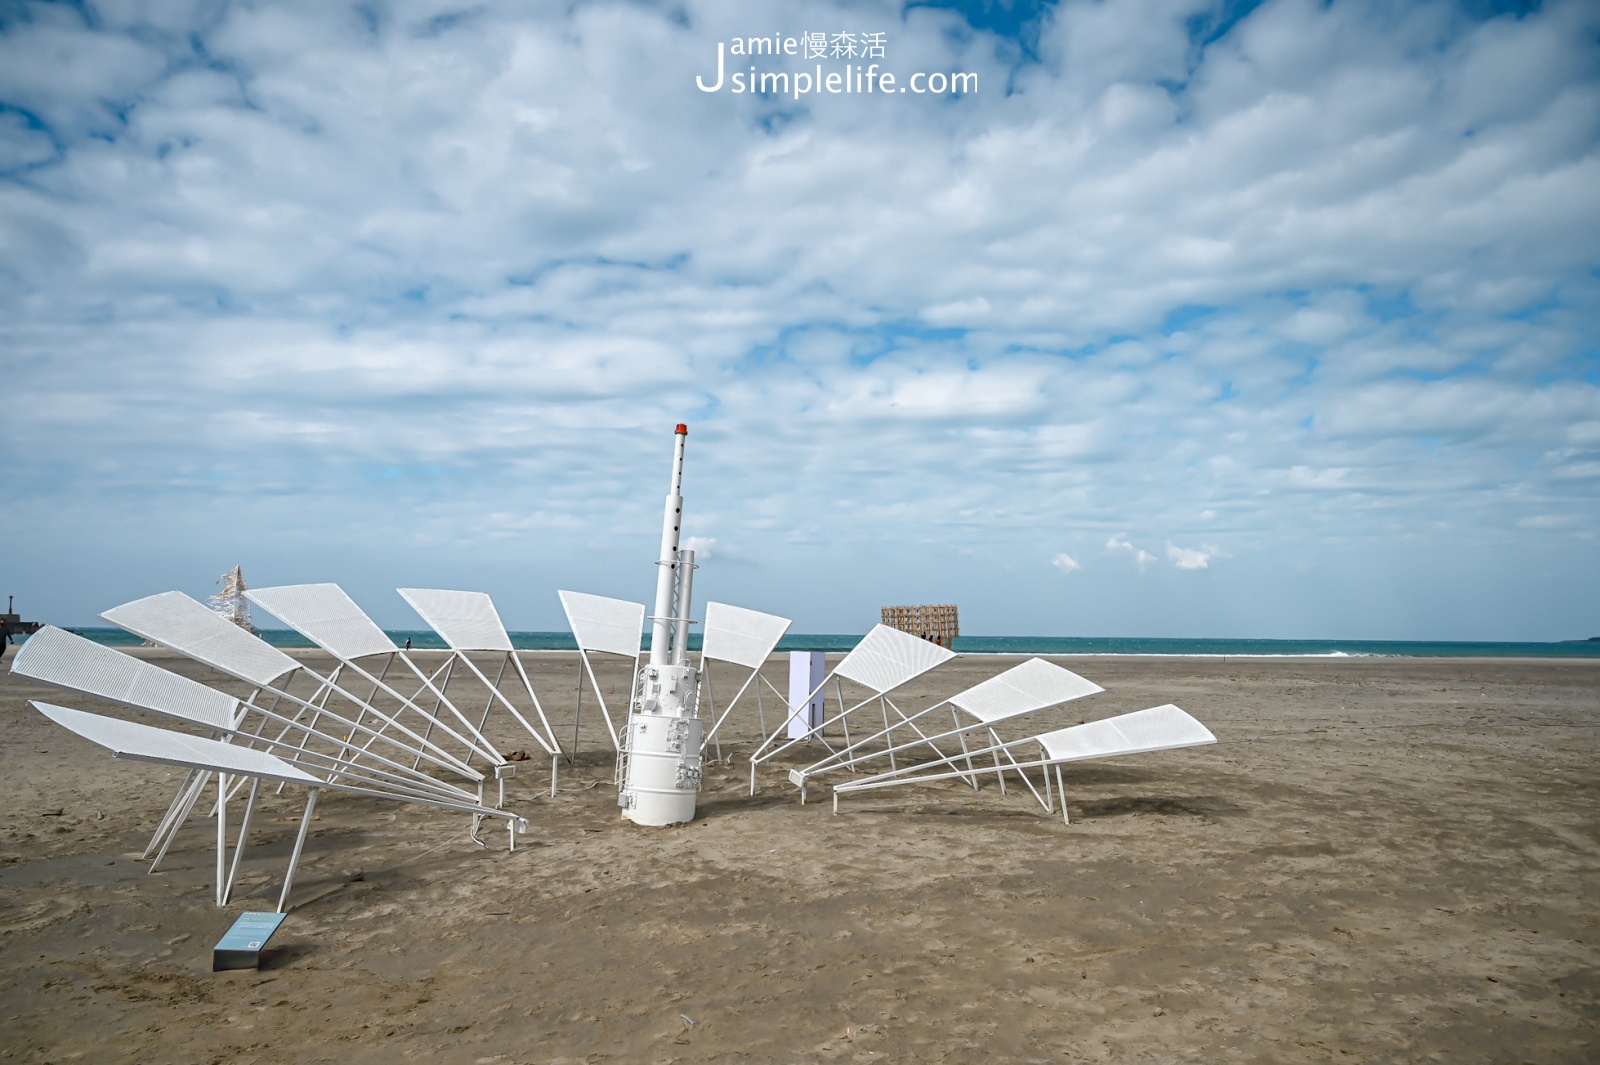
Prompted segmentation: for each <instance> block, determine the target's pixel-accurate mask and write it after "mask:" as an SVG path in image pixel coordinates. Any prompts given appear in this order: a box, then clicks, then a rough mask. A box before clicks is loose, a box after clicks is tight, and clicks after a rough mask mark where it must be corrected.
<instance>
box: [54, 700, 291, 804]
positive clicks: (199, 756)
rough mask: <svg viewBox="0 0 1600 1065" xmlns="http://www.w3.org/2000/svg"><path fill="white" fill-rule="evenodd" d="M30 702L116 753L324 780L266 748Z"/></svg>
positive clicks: (262, 774)
mask: <svg viewBox="0 0 1600 1065" xmlns="http://www.w3.org/2000/svg"><path fill="white" fill-rule="evenodd" d="M33 707H34V709H36V710H38V711H39V712H40V713H41V714H43V715H44V716H45V717H48V718H49V719H50V720H52V721H54V722H55V723H56V724H58V725H60V726H61V727H62V728H65V729H69V730H71V731H72V732H76V733H77V734H78V735H80V736H82V737H83V738H84V739H86V740H88V741H89V742H90V743H98V744H99V745H100V746H102V747H104V748H106V749H107V750H109V751H111V753H113V754H115V755H117V756H118V757H123V756H126V757H128V758H137V759H140V760H141V761H146V762H163V763H165V764H167V765H179V766H187V767H188V768H190V769H211V770H216V771H218V772H223V773H237V774H239V775H241V776H250V777H265V778H267V779H269V780H287V781H291V782H294V783H298V784H320V783H322V781H320V780H318V779H317V778H316V777H314V776H311V775H310V774H309V773H304V772H301V771H300V770H299V769H296V768H295V767H294V766H292V765H290V764H289V763H288V762H285V761H284V760H283V759H281V758H275V757H273V756H272V755H270V754H267V753H266V752H265V751H253V750H251V749H250V748H248V747H239V746H235V745H234V744H231V743H223V742H222V741H221V740H208V739H203V738H201V737H199V736H186V735H184V734H183V733H181V732H169V731H167V730H166V729H162V728H152V727H151V726H149V725H141V724H138V723H136V722H133V721H118V720H117V719H116V718H111V717H101V716H100V715H99V714H87V713H84V712H83V711H82V710H69V709H68V708H67V707H65V706H56V705H54V704H52V703H41V702H38V701H34V702H33Z"/></svg>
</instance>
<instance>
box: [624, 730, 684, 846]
mask: <svg viewBox="0 0 1600 1065" xmlns="http://www.w3.org/2000/svg"><path fill="white" fill-rule="evenodd" d="M700 733H701V723H700V719H699V718H697V717H669V716H666V715H662V714H629V715H628V741H627V742H628V779H627V780H626V781H625V782H624V784H623V788H622V794H621V795H620V796H619V797H618V800H617V802H618V805H620V806H621V807H622V816H623V817H626V818H627V819H628V820H630V821H632V822H633V823H634V824H636V825H652V826H659V825H677V824H682V823H683V822H685V821H693V820H694V805H695V796H696V794H697V793H698V792H699V790H700Z"/></svg>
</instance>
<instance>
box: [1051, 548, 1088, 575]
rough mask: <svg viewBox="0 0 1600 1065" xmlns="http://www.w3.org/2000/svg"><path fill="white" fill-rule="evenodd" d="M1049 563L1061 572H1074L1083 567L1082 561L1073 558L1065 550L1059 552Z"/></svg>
mask: <svg viewBox="0 0 1600 1065" xmlns="http://www.w3.org/2000/svg"><path fill="white" fill-rule="evenodd" d="M1050 564H1051V565H1052V566H1054V567H1055V568H1056V569H1058V570H1060V571H1061V572H1062V573H1076V572H1077V571H1078V570H1080V569H1082V568H1083V565H1082V563H1080V562H1079V561H1078V560H1077V559H1075V558H1073V557H1072V556H1071V555H1069V554H1067V553H1066V552H1065V551H1063V552H1061V553H1060V554H1059V555H1057V556H1056V557H1055V558H1052V559H1051V560H1050Z"/></svg>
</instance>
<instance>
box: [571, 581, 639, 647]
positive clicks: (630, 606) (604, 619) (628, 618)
mask: <svg viewBox="0 0 1600 1065" xmlns="http://www.w3.org/2000/svg"><path fill="white" fill-rule="evenodd" d="M556 594H557V595H559V596H560V597H561V609H563V610H565V611H566V612H567V624H569V625H571V626H572V635H573V637H574V638H575V639H576V640H577V641H578V646H579V647H581V648H583V649H584V650H585V651H605V652H608V653H610V654H614V655H627V656H628V657H629V658H637V657H638V656H639V643H640V635H641V634H642V633H643V632H644V606H643V604H640V603H630V602H628V601H627V600H626V599H608V598H606V597H605V596H603V595H589V594H587V593H585V592H557V593H556Z"/></svg>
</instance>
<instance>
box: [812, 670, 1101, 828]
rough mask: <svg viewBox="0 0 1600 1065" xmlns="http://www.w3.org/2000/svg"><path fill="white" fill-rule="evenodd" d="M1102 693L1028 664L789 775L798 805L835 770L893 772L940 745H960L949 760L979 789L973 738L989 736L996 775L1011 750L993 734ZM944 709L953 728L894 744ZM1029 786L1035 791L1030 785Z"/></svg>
mask: <svg viewBox="0 0 1600 1065" xmlns="http://www.w3.org/2000/svg"><path fill="white" fill-rule="evenodd" d="M1102 691H1105V689H1104V688H1102V687H1100V685H1098V684H1096V683H1094V682H1093V681H1091V680H1087V679H1085V678H1083V677H1080V676H1079V675H1078V674H1076V673H1074V672H1072V671H1071V670H1070V669H1064V668H1062V667H1061V666H1058V665H1056V664H1054V663H1053V662H1046V661H1045V660H1044V659H1042V658H1030V659H1028V660H1027V661H1025V662H1020V663H1018V664H1017V665H1014V666H1012V667H1011V668H1010V669H1007V670H1006V671H1005V672H1003V673H999V674H996V675H995V676H993V677H990V678H989V679H988V680H984V681H980V682H979V683H977V684H975V685H973V686H972V687H970V688H968V689H967V690H966V691H963V692H958V693H956V694H955V695H952V696H950V697H949V698H947V699H943V700H941V701H939V702H937V703H934V704H933V705H932V706H929V707H927V708H926V709H923V710H919V711H917V712H916V713H914V714H911V715H910V716H909V717H907V718H906V719H905V720H904V721H901V722H897V723H895V724H893V725H890V726H887V727H885V728H883V729H881V730H880V731H878V732H875V733H873V734H871V735H869V736H865V737H863V738H862V739H860V740H857V741H855V742H854V743H852V744H849V745H848V746H846V747H844V748H843V749H841V750H837V751H830V752H829V753H828V754H827V755H825V756H824V757H822V758H820V759H818V760H817V761H816V762H813V763H812V764H811V765H808V766H806V767H805V768H803V769H792V770H790V771H789V780H790V782H791V783H793V784H794V785H795V786H796V787H798V788H799V789H800V801H801V802H802V803H804V802H805V801H806V786H807V784H808V783H809V782H810V781H811V780H812V779H813V778H815V777H818V776H820V775H822V774H823V773H827V772H830V771H833V770H845V771H848V772H851V773H854V772H856V771H858V770H859V769H860V768H861V766H863V765H865V764H867V763H869V762H872V761H876V760H878V759H883V758H888V759H889V760H890V767H891V768H895V765H894V762H895V759H896V757H897V756H898V755H901V754H905V753H907V752H910V751H912V750H914V749H915V748H919V747H929V748H930V749H933V750H934V751H936V752H937V750H938V748H937V746H935V744H936V742H937V741H939V740H955V741H957V742H959V743H960V744H961V750H962V753H961V754H960V755H959V756H951V761H952V763H953V762H954V761H956V760H959V761H960V762H961V763H963V764H965V765H966V767H967V770H968V773H967V775H966V777H965V779H967V781H968V783H970V784H972V786H973V787H976V786H977V777H976V774H975V772H974V771H973V766H972V754H971V752H970V751H969V748H968V746H967V739H968V737H969V736H971V735H972V734H973V733H975V732H987V733H988V735H989V739H990V741H991V743H992V746H991V747H988V748H985V749H986V750H987V751H989V752H991V753H992V754H993V756H994V759H995V766H996V768H997V769H998V768H999V767H1000V762H999V760H1000V758H1001V756H1002V754H1003V755H1004V756H1005V757H1006V758H1007V759H1011V757H1012V756H1011V752H1010V751H1009V750H1002V749H1001V748H1000V744H1001V740H1000V737H999V735H998V734H997V733H996V732H995V727H996V726H997V725H1000V724H1001V723H1003V722H1011V721H1018V720H1020V719H1022V718H1024V717H1027V716H1028V715H1030V714H1035V713H1038V712H1039V711H1041V710H1046V709H1049V708H1050V707H1053V706H1060V705H1061V704H1063V703H1067V702H1071V701H1073V700H1075V699H1082V698H1084V697H1085V696H1090V695H1095V694H1098V693H1099V692H1102ZM945 709H948V710H949V712H950V717H951V722H952V725H953V727H951V728H949V729H947V730H945V731H943V732H939V733H937V734H935V735H932V736H926V737H923V736H920V735H919V738H917V739H915V740H910V741H907V742H903V743H895V742H894V732H895V730H897V729H902V728H904V727H905V726H907V725H910V724H911V723H912V722H915V721H918V720H921V719H923V718H927V717H930V716H931V715H933V714H935V713H938V712H939V711H941V710H945ZM963 715H965V717H963ZM1022 779H1023V782H1024V783H1027V782H1028V778H1027V776H1026V775H1023V777H1022ZM1028 786H1029V787H1030V788H1031V787H1032V785H1031V784H1029V785H1028ZM1000 787H1001V793H1002V794H1004V791H1005V777H1004V775H1003V774H1002V775H1001V777H1000Z"/></svg>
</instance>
